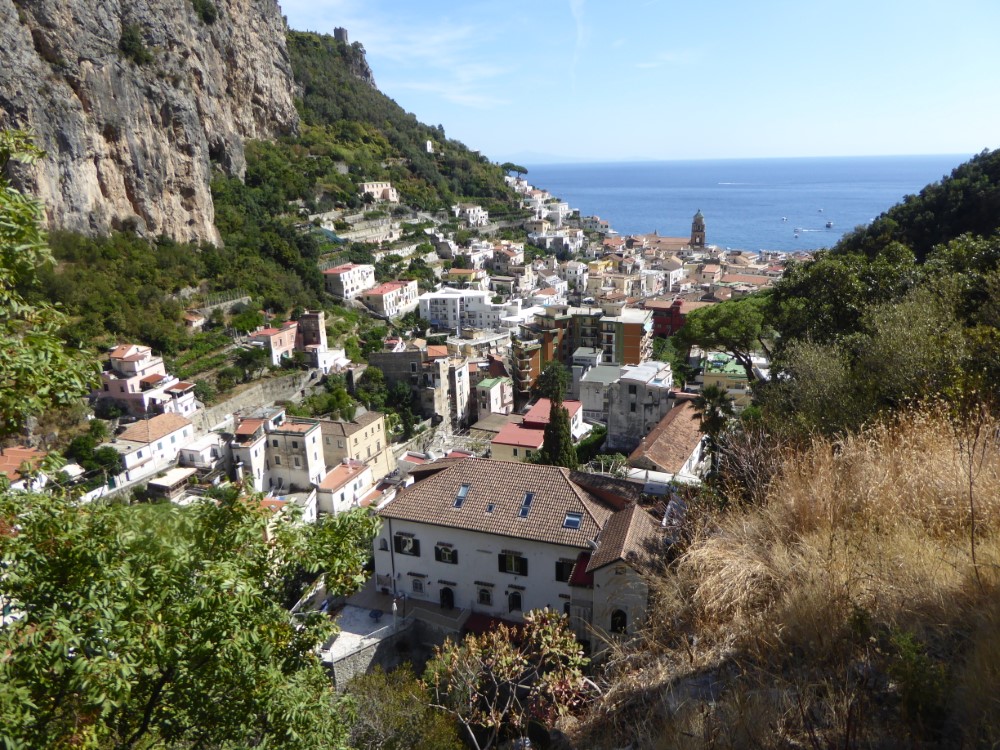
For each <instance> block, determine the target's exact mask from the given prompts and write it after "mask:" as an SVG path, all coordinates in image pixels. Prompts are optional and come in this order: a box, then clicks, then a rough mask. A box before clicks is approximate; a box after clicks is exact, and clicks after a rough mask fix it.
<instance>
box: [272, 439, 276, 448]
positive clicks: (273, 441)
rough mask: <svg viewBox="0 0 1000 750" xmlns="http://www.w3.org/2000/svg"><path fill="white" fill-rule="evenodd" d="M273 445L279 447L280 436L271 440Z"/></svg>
mask: <svg viewBox="0 0 1000 750" xmlns="http://www.w3.org/2000/svg"><path fill="white" fill-rule="evenodd" d="M271 447H272V448H277V447H278V438H273V439H272V440H271Z"/></svg>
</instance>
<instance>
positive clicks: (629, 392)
mask: <svg viewBox="0 0 1000 750" xmlns="http://www.w3.org/2000/svg"><path fill="white" fill-rule="evenodd" d="M628 395H630V396H634V395H635V386H634V385H630V386H629V387H628Z"/></svg>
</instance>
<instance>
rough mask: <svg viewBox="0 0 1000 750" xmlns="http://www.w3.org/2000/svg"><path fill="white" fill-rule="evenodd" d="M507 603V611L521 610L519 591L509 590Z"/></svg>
mask: <svg viewBox="0 0 1000 750" xmlns="http://www.w3.org/2000/svg"><path fill="white" fill-rule="evenodd" d="M507 605H508V611H510V612H520V611H521V592H520V591H511V592H510V594H508V595H507Z"/></svg>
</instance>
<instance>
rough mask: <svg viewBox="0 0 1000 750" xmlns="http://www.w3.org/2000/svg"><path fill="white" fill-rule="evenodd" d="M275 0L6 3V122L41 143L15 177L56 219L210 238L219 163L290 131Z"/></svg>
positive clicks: (1, 35) (234, 170)
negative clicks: (41, 156)
mask: <svg viewBox="0 0 1000 750" xmlns="http://www.w3.org/2000/svg"><path fill="white" fill-rule="evenodd" d="M292 88H293V84H292V76H291V68H290V65H289V61H288V56H287V53H286V49H285V27H284V21H283V19H282V17H281V13H280V9H279V8H278V5H277V2H276V1H275V0H197V1H195V0H131V1H129V2H125V1H124V0H106V1H104V2H101V3H99V4H94V5H92V4H91V3H90V2H86V1H85V0H0V127H19V128H29V129H31V130H33V131H34V132H35V133H36V135H37V142H38V145H40V146H41V147H42V148H44V149H45V150H46V151H47V152H48V156H47V158H46V159H45V160H43V161H41V162H39V163H38V164H37V165H36V166H35V167H33V168H32V169H30V170H23V171H21V172H19V173H17V174H16V175H15V178H16V182H17V183H18V185H19V186H20V187H22V188H24V189H26V190H27V191H29V192H31V193H33V194H34V195H35V196H36V197H37V198H38V199H39V200H41V201H42V203H43V204H44V205H45V206H46V209H47V212H48V222H49V225H50V227H51V228H62V229H72V230H76V231H81V232H85V233H104V232H107V231H108V230H110V229H117V228H123V227H134V228H136V229H138V230H140V231H141V232H142V233H145V234H149V235H160V234H165V235H169V236H171V237H173V238H174V239H176V240H178V241H191V240H211V241H218V239H219V235H218V233H217V231H216V229H215V226H214V218H215V213H214V207H213V204H212V199H211V194H210V190H209V183H210V180H211V175H212V171H213V163H214V164H216V165H218V166H219V167H220V168H221V169H222V170H223V171H224V172H226V173H227V174H231V175H236V176H242V174H243V171H244V169H245V155H244V139H246V138H257V139H261V138H263V139H269V138H272V137H274V136H275V135H277V134H281V133H290V132H294V131H295V130H296V129H297V127H298V114H297V112H296V111H295V107H294V104H293V101H292V93H291V92H292Z"/></svg>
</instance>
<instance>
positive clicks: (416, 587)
mask: <svg viewBox="0 0 1000 750" xmlns="http://www.w3.org/2000/svg"><path fill="white" fill-rule="evenodd" d="M413 593H414V594H422V593H424V582H423V581H421V580H420V579H419V578H414V579H413Z"/></svg>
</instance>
